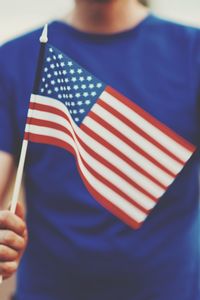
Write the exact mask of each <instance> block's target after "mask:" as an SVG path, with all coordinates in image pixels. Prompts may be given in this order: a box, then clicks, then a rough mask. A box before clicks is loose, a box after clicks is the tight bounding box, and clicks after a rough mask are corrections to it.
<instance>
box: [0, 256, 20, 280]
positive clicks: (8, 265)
mask: <svg viewBox="0 0 200 300" xmlns="http://www.w3.org/2000/svg"><path fill="white" fill-rule="evenodd" d="M18 264H19V262H18V260H15V261H6V262H1V263H0V274H1V275H2V276H3V278H4V279H6V278H8V277H10V276H11V275H12V274H14V273H15V272H16V271H17V267H18Z"/></svg>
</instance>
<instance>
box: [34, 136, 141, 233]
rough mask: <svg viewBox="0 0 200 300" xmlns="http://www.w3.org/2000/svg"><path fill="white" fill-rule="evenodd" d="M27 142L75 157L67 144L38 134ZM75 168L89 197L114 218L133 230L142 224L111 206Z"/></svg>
mask: <svg viewBox="0 0 200 300" xmlns="http://www.w3.org/2000/svg"><path fill="white" fill-rule="evenodd" d="M29 140H30V141H32V142H36V143H42V144H48V145H53V146H58V147H60V148H63V149H65V150H67V151H69V152H70V153H72V154H73V155H74V156H75V157H76V154H75V150H74V149H73V147H71V146H70V145H69V144H67V143H65V142H63V141H61V140H59V139H57V138H52V137H47V136H43V135H38V134H32V133H29ZM77 168H78V170H79V173H80V176H81V178H82V180H83V182H84V183H85V186H86V187H87V189H88V191H89V192H90V193H91V195H92V196H93V197H94V198H95V199H96V200H97V201H98V202H99V203H100V204H101V205H102V206H103V207H105V208H106V209H108V210H109V211H110V212H111V213H113V214H114V215H115V216H117V217H119V218H120V219H121V220H122V221H124V222H125V223H126V224H127V225H129V226H131V227H132V228H134V229H138V228H139V227H140V226H141V225H142V223H138V222H136V221H135V220H134V219H133V218H131V217H129V216H128V215H127V214H126V213H124V212H123V211H122V210H121V209H119V208H118V207H117V206H115V205H114V204H112V203H111V202H110V201H109V200H108V199H106V198H105V197H104V196H102V195H101V194H100V193H98V192H97V191H96V190H95V189H94V188H93V187H92V186H91V185H90V183H89V182H88V180H87V179H86V178H85V176H84V174H83V173H82V171H81V169H80V166H79V164H78V162H77Z"/></svg>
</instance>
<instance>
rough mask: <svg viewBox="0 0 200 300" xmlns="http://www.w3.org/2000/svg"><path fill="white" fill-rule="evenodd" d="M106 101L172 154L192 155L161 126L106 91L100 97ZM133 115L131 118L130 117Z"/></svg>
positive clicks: (185, 156) (179, 155)
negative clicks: (160, 127)
mask: <svg viewBox="0 0 200 300" xmlns="http://www.w3.org/2000/svg"><path fill="white" fill-rule="evenodd" d="M100 98H101V99H102V100H103V101H104V102H105V103H107V104H109V105H110V106H111V107H114V108H115V110H117V111H118V112H119V113H120V114H123V115H125V116H126V117H127V118H128V119H129V120H130V121H131V122H133V123H134V124H136V125H137V126H138V127H139V128H142V130H143V131H144V132H146V133H147V134H148V135H149V136H151V137H152V138H153V139H154V140H155V141H157V142H158V143H159V144H161V145H163V146H164V147H165V148H166V149H168V150H169V151H170V152H171V153H172V154H175V155H176V156H177V157H179V158H180V159H181V160H183V161H187V160H188V159H189V158H190V156H191V151H189V150H187V149H186V148H184V147H183V146H182V145H180V144H179V143H177V142H176V141H175V140H173V139H172V138H171V137H169V136H168V135H166V134H165V133H164V132H162V131H161V130H160V129H159V128H157V127H155V126H154V125H152V124H151V123H150V122H148V120H146V119H144V118H143V117H141V116H140V115H139V114H137V113H136V112H134V111H133V110H131V109H130V108H129V107H128V106H126V105H125V104H123V103H122V102H121V101H119V100H118V99H117V98H116V97H114V96H112V95H111V94H109V93H108V92H106V91H104V92H103V93H102V94H101V97H100ZM130 116H131V118H130Z"/></svg>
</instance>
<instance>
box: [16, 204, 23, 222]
mask: <svg viewBox="0 0 200 300" xmlns="http://www.w3.org/2000/svg"><path fill="white" fill-rule="evenodd" d="M15 214H16V215H17V216H18V217H20V218H21V219H23V220H24V218H25V207H24V204H23V203H22V202H21V201H20V202H18V203H17V207H16V213H15Z"/></svg>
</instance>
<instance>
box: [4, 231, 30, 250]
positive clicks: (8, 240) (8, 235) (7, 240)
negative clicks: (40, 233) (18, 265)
mask: <svg viewBox="0 0 200 300" xmlns="http://www.w3.org/2000/svg"><path fill="white" fill-rule="evenodd" d="M25 232H26V230H25V231H24V235H23V236H19V235H17V234H16V233H15V232H13V231H10V230H0V244H1V245H5V246H8V247H10V248H13V249H14V250H17V251H20V250H23V249H24V248H25V245H26V242H27V238H26V235H25Z"/></svg>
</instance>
